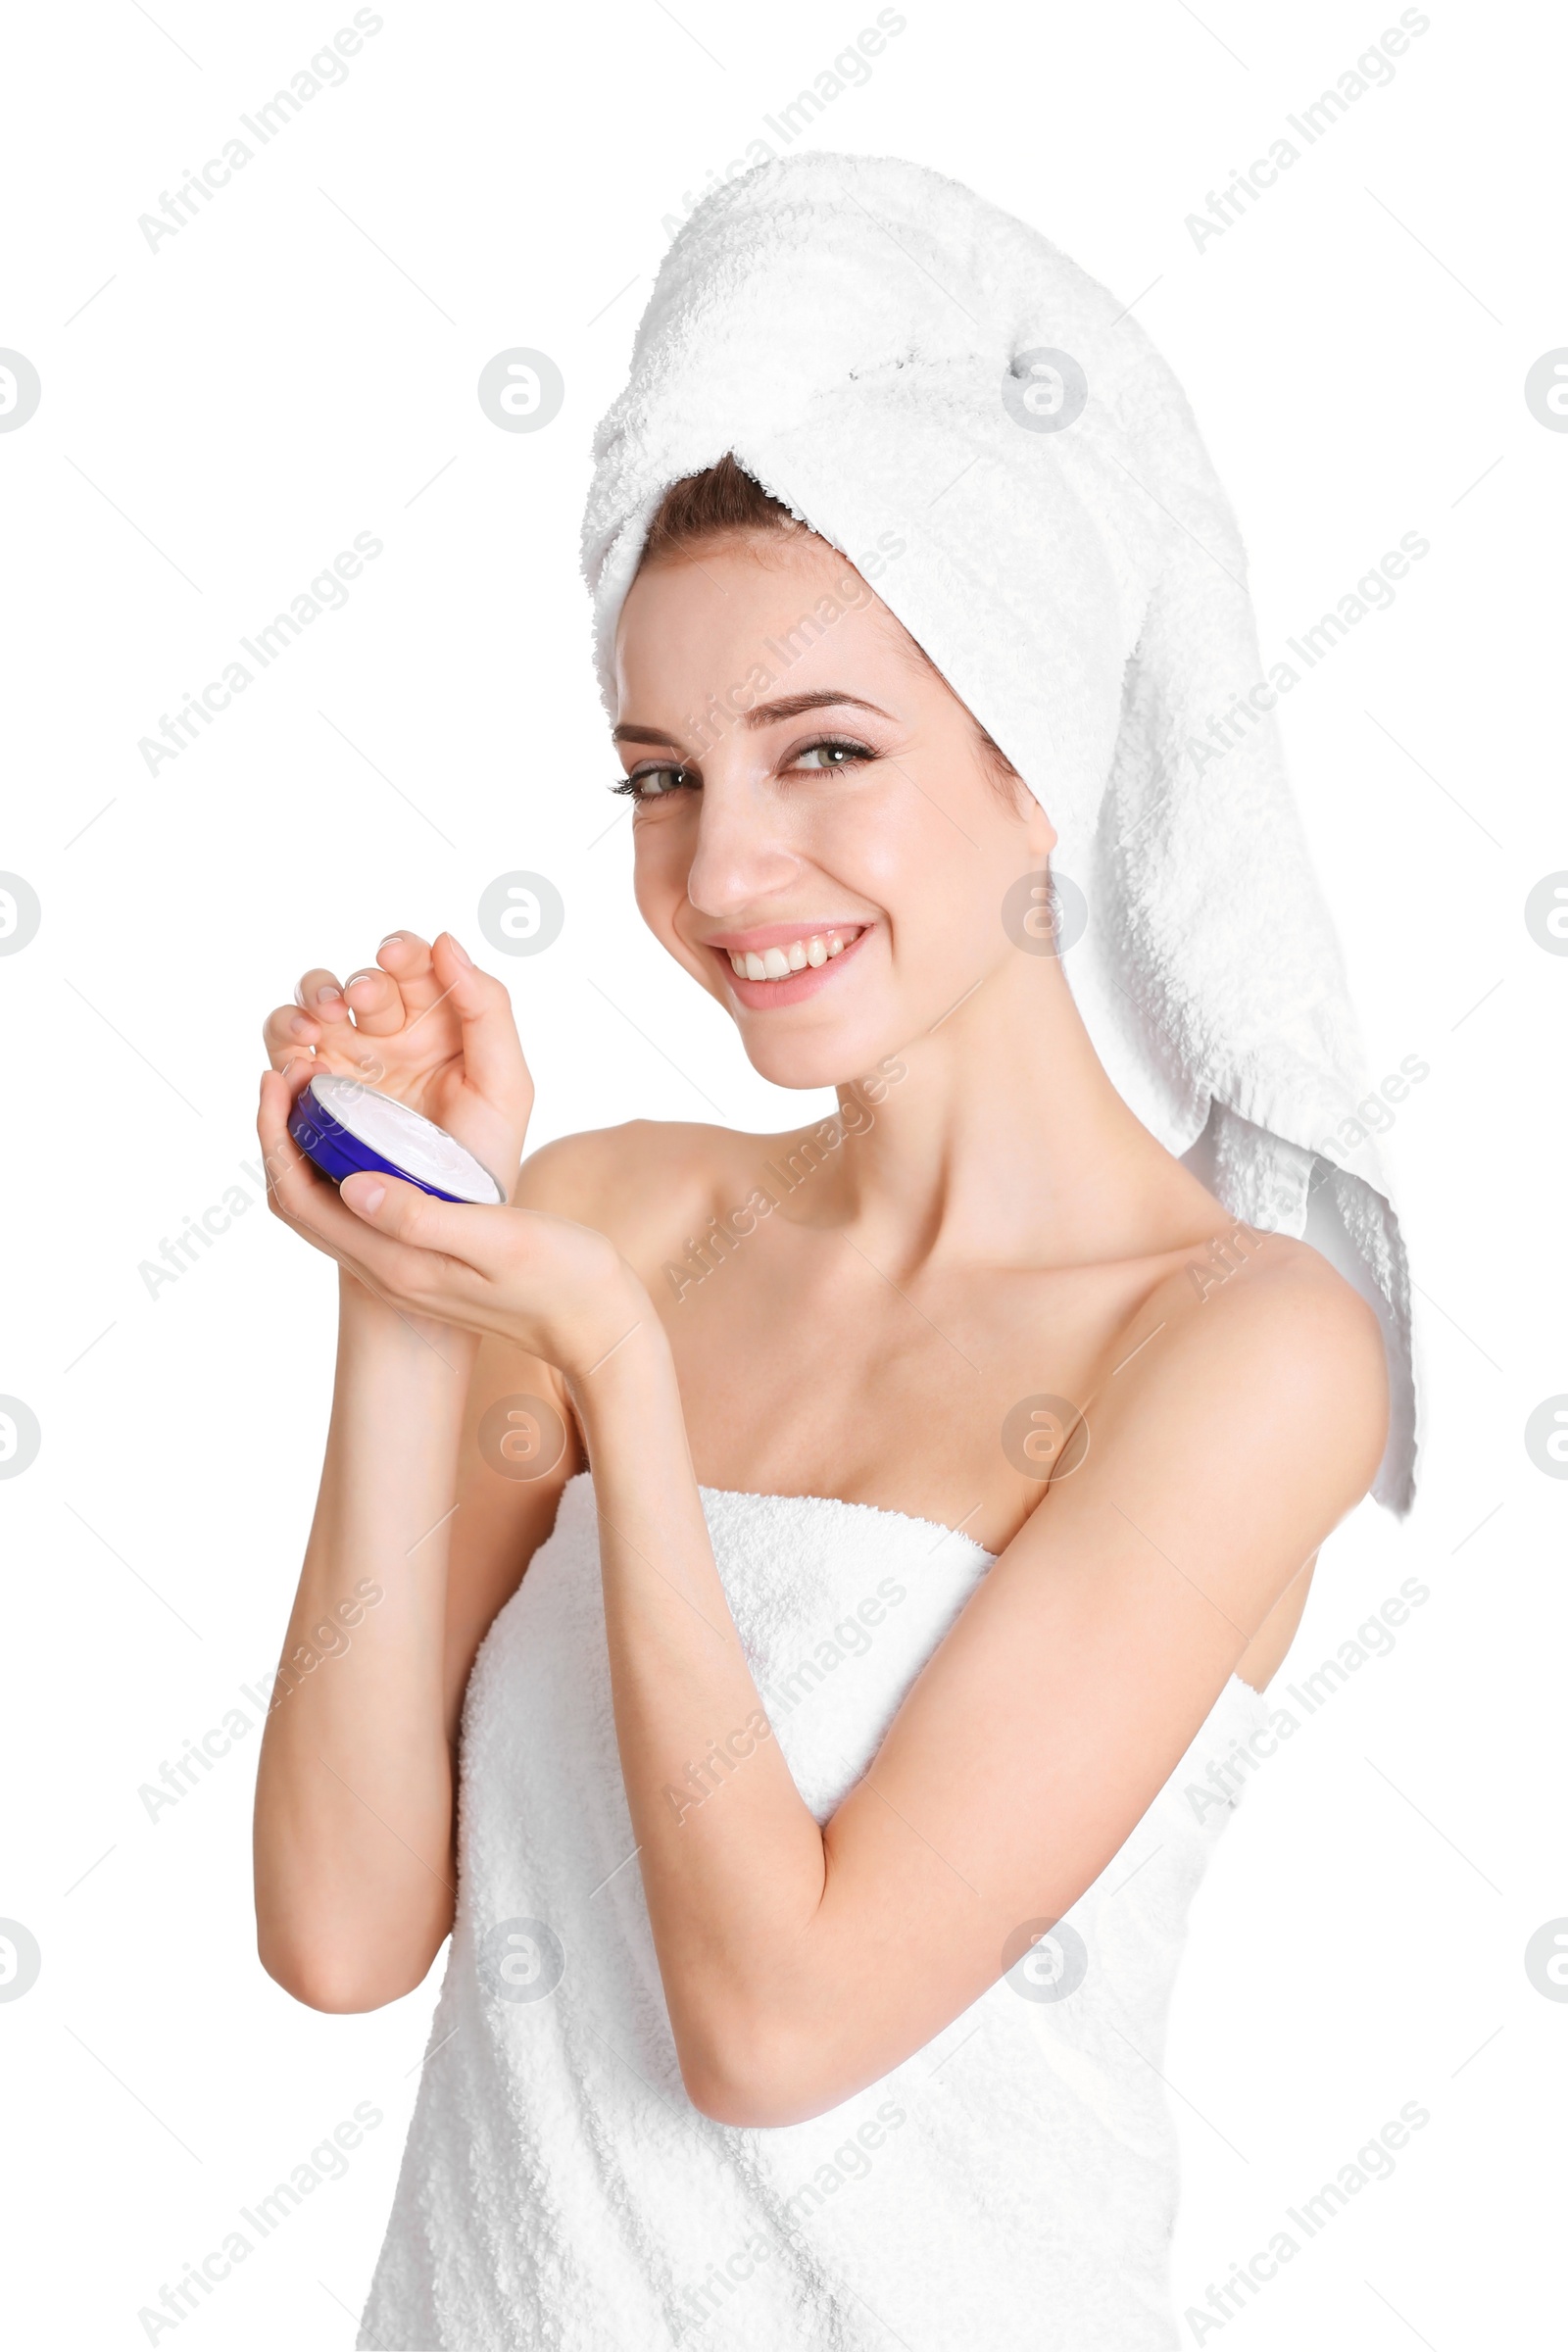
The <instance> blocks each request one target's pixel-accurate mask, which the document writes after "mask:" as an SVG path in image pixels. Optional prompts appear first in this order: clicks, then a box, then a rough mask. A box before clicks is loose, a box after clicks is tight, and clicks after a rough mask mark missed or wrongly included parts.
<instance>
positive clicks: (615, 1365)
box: [561, 1268, 679, 1437]
mask: <svg viewBox="0 0 1568 2352" xmlns="http://www.w3.org/2000/svg"><path fill="white" fill-rule="evenodd" d="M590 1349H592V1353H591V1354H590V1352H589V1350H590ZM574 1352H575V1354H576V1357H577V1360H576V1361H575V1362H573V1363H570V1364H567V1363H563V1364H562V1366H561V1370H562V1373H563V1375H564V1379H565V1382H566V1386H567V1389H568V1391H569V1392H570V1396H571V1400H572V1403H573V1404H574V1405H575V1407H576V1409H577V1413H578V1416H579V1418H580V1419H581V1421H582V1424H583V1427H584V1429H585V1430H586V1431H587V1432H588V1433H589V1435H590V1437H591V1436H592V1434H593V1431H594V1429H595V1428H596V1426H597V1427H602V1426H603V1425H604V1423H605V1421H606V1420H607V1418H609V1417H611V1416H613V1415H616V1414H618V1413H620V1412H621V1411H623V1410H625V1409H626V1408H628V1407H635V1406H637V1405H641V1404H645V1403H646V1402H647V1401H648V1399H649V1398H650V1397H651V1396H652V1395H654V1394H656V1393H658V1392H661V1391H667V1392H668V1394H669V1395H670V1396H671V1397H673V1398H674V1399H675V1402H676V1405H677V1409H678V1405H679V1390H678V1388H677V1386H676V1382H675V1369H674V1358H673V1357H672V1355H671V1354H670V1348H669V1340H668V1337H667V1335H666V1333H665V1331H664V1327H663V1325H662V1323H661V1321H660V1319H659V1316H658V1314H657V1313H656V1312H655V1309H654V1303H653V1300H652V1299H650V1298H649V1296H648V1293H647V1291H646V1290H645V1289H644V1287H643V1285H642V1283H641V1282H639V1281H638V1279H637V1277H636V1275H635V1274H633V1273H632V1272H631V1270H630V1268H628V1269H627V1273H626V1279H625V1281H624V1283H623V1285H622V1286H621V1289H620V1291H619V1293H618V1295H617V1297H616V1298H615V1299H614V1300H613V1305H612V1311H611V1313H610V1314H609V1315H607V1316H606V1317H604V1318H603V1319H602V1321H601V1322H600V1326H599V1329H598V1331H597V1333H596V1335H595V1338H594V1339H593V1340H592V1341H590V1342H588V1343H587V1345H586V1347H583V1346H579V1348H577V1349H576V1350H575V1351H574Z"/></svg>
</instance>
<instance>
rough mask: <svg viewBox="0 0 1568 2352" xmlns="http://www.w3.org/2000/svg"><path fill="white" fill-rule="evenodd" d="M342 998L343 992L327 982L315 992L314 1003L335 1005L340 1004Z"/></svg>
mask: <svg viewBox="0 0 1568 2352" xmlns="http://www.w3.org/2000/svg"><path fill="white" fill-rule="evenodd" d="M342 996H343V991H342V990H341V989H340V988H334V987H333V986H332V983H331V981H330V980H328V981H325V982H324V983H323V984H322V986H321V987H320V988H319V989H318V990H317V992H316V1002H317V1003H318V1005H336V1004H338V1003H340V1002H341V999H342Z"/></svg>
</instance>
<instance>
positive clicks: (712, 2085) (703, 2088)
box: [676, 2029, 853, 2131]
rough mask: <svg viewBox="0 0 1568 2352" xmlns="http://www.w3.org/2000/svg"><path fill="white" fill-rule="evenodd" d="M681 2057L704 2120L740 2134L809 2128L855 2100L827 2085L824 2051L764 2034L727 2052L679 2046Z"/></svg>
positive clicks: (685, 2079)
mask: <svg viewBox="0 0 1568 2352" xmlns="http://www.w3.org/2000/svg"><path fill="white" fill-rule="evenodd" d="M676 2055H677V2056H678V2058H679V2060H680V2073H681V2081H682V2082H683V2083H684V2084H685V2086H686V2096H687V2097H688V2098H689V2099H690V2100H691V2103H692V2105H693V2106H694V2107H695V2108H696V2109H697V2111H698V2113H699V2115H706V2116H707V2118H708V2120H709V2122H710V2123H713V2124H727V2125H729V2126H730V2127H731V2128H732V2129H735V2130H741V2131H781V2130H782V2129H783V2128H784V2126H785V2125H787V2124H806V2123H809V2122H811V2120H812V2119H813V2118H814V2117H816V2116H818V2115H825V2114H826V2113H827V2111H828V2109H829V2108H830V2107H836V2106H837V2105H838V2104H839V2102H840V2099H841V2098H848V2097H849V2095H850V2090H849V2088H846V2089H845V2090H844V2091H843V2092H838V2091H836V2090H834V2089H833V2088H832V2087H831V2086H830V2085H829V2084H828V2083H826V2082H825V2081H824V2080H823V2076H822V2071H821V2052H820V2050H814V2051H810V2052H808V2051H806V2050H803V2049H802V2048H801V2047H800V2046H799V2045H798V2044H797V2043H795V2042H794V2041H793V2039H787V2038H786V2037H785V2036H784V2035H782V2034H778V2033H776V2032H769V2031H767V2030H765V2029H763V2030H761V2031H754V2032H751V2033H748V2034H744V2035H740V2036H738V2037H737V2038H736V2040H735V2041H734V2042H733V2043H732V2044H730V2045H729V2046H727V2047H717V2046H714V2045H713V2044H712V2043H711V2041H705V2042H704V2044H703V2046H702V2047H701V2048H700V2049H699V2048H696V2047H692V2046H687V2047H681V2046H680V2045H679V2044H677V2051H676ZM851 2087H853V2085H852V2086H851Z"/></svg>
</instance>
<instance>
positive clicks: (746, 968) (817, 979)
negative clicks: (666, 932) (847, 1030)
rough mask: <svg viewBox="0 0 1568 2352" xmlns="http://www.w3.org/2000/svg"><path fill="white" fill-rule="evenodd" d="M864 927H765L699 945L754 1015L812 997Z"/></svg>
mask: <svg viewBox="0 0 1568 2352" xmlns="http://www.w3.org/2000/svg"><path fill="white" fill-rule="evenodd" d="M871 928H872V926H871V925H870V924H868V923H848V922H846V923H815V924H811V925H809V926H808V925H803V924H800V923H767V924H763V925H761V926H760V928H758V929H756V930H752V931H732V932H728V933H723V934H721V935H720V936H719V937H718V938H716V939H711V940H707V941H705V942H704V945H705V946H706V947H707V948H709V949H710V950H711V953H712V954H713V955H715V956H718V958H719V959H720V961H721V962H724V963H727V964H728V966H729V972H728V974H727V978H728V980H729V985H730V988H731V990H732V991H733V993H734V995H735V996H737V997H738V998H739V999H740V1002H741V1003H742V1004H743V1005H747V1006H749V1007H751V1008H752V1009H754V1010H757V1011H768V1010H771V1009H772V1008H774V1007H776V1006H779V1005H799V1004H800V1003H801V1002H802V1001H803V1000H804V999H805V998H807V997H810V996H814V995H815V994H816V992H817V990H818V989H819V988H821V987H823V986H824V985H825V984H826V982H827V981H828V979H829V978H830V977H831V976H832V975H833V974H834V972H835V971H836V969H837V967H838V966H840V965H841V964H842V963H843V962H844V961H845V959H846V957H847V956H850V954H851V953H852V951H853V950H854V949H856V948H857V947H858V945H859V944H860V942H861V940H863V939H864V938H865V936H866V934H867V932H868V931H869V930H870V929H871Z"/></svg>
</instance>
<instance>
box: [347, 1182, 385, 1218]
mask: <svg viewBox="0 0 1568 2352" xmlns="http://www.w3.org/2000/svg"><path fill="white" fill-rule="evenodd" d="M385 1199H386V1186H385V1185H384V1184H368V1185H367V1186H366V1187H365V1190H364V1191H363V1192H359V1193H356V1194H355V1195H354V1198H353V1199H352V1200H351V1201H350V1202H349V1206H350V1207H351V1208H358V1209H361V1210H363V1212H364V1213H365V1215H366V1216H368V1217H369V1216H373V1215H374V1214H375V1212H376V1210H377V1209H378V1208H379V1207H380V1205H381V1203H382V1201H384V1200H385Z"/></svg>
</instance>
